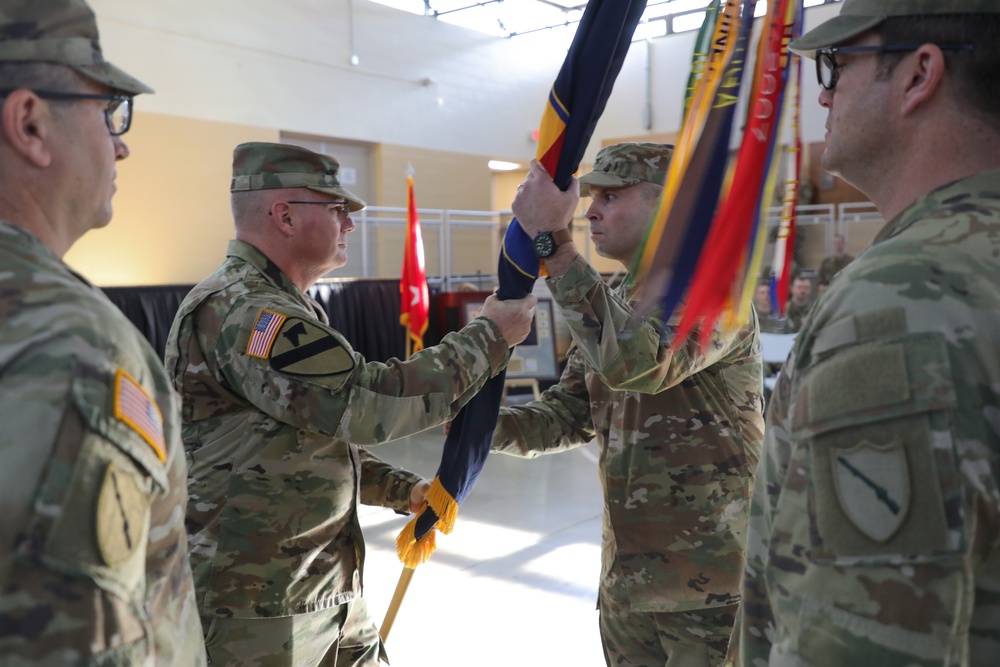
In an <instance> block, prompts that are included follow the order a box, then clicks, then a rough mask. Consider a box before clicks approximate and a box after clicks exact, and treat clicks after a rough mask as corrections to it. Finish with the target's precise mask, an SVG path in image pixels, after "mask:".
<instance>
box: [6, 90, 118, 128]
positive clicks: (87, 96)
mask: <svg viewBox="0 0 1000 667" xmlns="http://www.w3.org/2000/svg"><path fill="white" fill-rule="evenodd" d="M14 90H15V89H14V88H5V89H2V90H0V97H7V96H8V95H10V94H11V93H13V92H14ZM31 92H33V93H34V94H35V95H38V96H39V97H41V98H42V99H43V100H69V101H74V100H106V101H107V103H108V106H106V107H104V122H105V123H107V125H108V131H109V132H110V133H111V136H113V137H118V136H121V135H123V134H125V133H126V132H128V129H129V128H130V127H131V126H132V96H131V95H118V94H111V93H107V94H103V95H102V94H99V93H61V92H58V91H54V90H32V91H31Z"/></svg>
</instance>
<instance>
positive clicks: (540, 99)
mask: <svg viewBox="0 0 1000 667" xmlns="http://www.w3.org/2000/svg"><path fill="white" fill-rule="evenodd" d="M90 2H91V5H92V6H93V7H94V10H95V12H96V13H97V15H98V22H99V26H100V29H101V34H102V41H103V43H104V47H105V52H106V54H107V55H108V57H109V59H110V60H112V62H115V63H116V64H119V65H120V66H122V67H123V68H124V69H126V71H128V72H130V73H132V74H135V75H136V76H138V77H139V78H140V79H142V80H143V81H145V82H146V83H148V84H150V85H151V86H152V87H153V88H155V89H156V90H157V94H155V95H151V96H142V97H141V98H140V99H139V101H138V104H139V108H140V109H142V110H148V111H153V112H158V113H163V114H168V115H174V116H181V117H189V118H197V119H203V120H213V121H222V122H228V123H236V124H242V125H252V126H259V127H271V128H275V129H279V130H282V131H286V132H298V133H306V134H313V135H319V136H327V137H334V138H342V139H348V140H356V141H371V142H387V143H394V144H400V145H404V146H413V147H419V148H427V149H436V150H443V151H453V152H461V153H469V154H478V155H484V156H490V157H508V158H513V159H519V160H526V159H529V158H530V157H532V156H533V155H534V151H535V145H534V144H533V143H531V142H530V140H529V133H530V131H531V129H532V128H535V127H537V125H538V121H539V119H540V117H541V112H542V109H543V106H544V102H545V98H546V94H547V92H548V89H549V87H550V86H551V84H552V80H553V79H554V78H555V75H556V73H557V71H558V69H559V66H560V64H561V63H562V59H563V57H564V55H565V47H566V42H565V40H564V39H563V38H561V37H560V36H559V34H558V33H555V32H554V31H550V32H547V33H537V34H534V35H525V36H522V37H518V38H515V39H512V40H502V39H498V38H494V37H489V36H486V35H480V34H478V33H475V32H472V31H469V30H466V29H463V28H459V27H457V26H452V25H449V24H446V23H443V22H439V21H436V20H434V19H433V18H430V17H424V16H416V15H413V14H408V13H405V12H401V11H397V10H394V9H391V8H388V7H384V6H382V5H378V4H375V3H372V2H368V1H367V0H354V3H353V7H354V10H353V15H354V44H355V49H354V52H355V53H357V55H358V56H359V58H360V64H359V65H358V66H357V67H354V66H352V65H350V64H349V58H350V55H351V30H350V21H349V20H348V14H349V2H348V0H283V1H277V0H90ZM839 10H840V5H839V4H835V5H827V6H822V7H816V8H813V9H810V10H807V16H806V28H807V29H808V28H809V27H810V26H812V25H815V24H816V23H818V22H820V21H822V20H825V19H826V18H828V17H830V16H833V15H835V14H836V13H838V12H839ZM694 36H695V35H694V33H693V32H691V33H684V34H681V35H676V36H670V37H664V38H659V39H656V40H653V41H651V42H649V43H648V44H646V43H641V42H637V43H635V44H634V45H633V48H632V50H631V51H630V53H629V56H628V58H627V60H626V63H625V66H624V68H623V71H622V74H621V76H620V77H619V80H618V83H617V85H616V88H615V92H614V94H613V95H612V98H611V100H610V101H609V103H608V108H607V110H606V113H605V116H604V118H602V120H601V122H600V123H599V125H598V127H597V132H596V134H595V140H594V142H593V144H592V146H591V149H590V150H589V151H588V157H587V160H592V158H593V154H594V153H596V150H597V147H598V146H599V142H600V139H601V138H604V137H607V138H613V137H622V136H633V135H638V134H642V133H644V132H645V131H646V127H645V125H644V111H643V108H644V106H645V104H646V98H647V74H646V62H647V57H646V49H647V47H648V48H649V49H650V56H649V61H650V66H651V69H652V86H651V89H650V91H649V97H650V99H651V102H652V114H651V116H652V127H651V128H650V131H652V132H670V131H674V130H676V129H677V128H678V125H679V123H680V113H681V104H682V99H683V92H684V86H685V84H686V81H687V72H688V70H689V68H690V62H691V50H692V47H693V42H694ZM805 65H806V69H805V70H804V73H803V74H804V75H803V81H804V82H805V86H804V92H803V112H804V122H803V133H804V135H805V136H804V139H805V141H807V142H809V141H819V140H821V139H822V137H823V124H824V122H825V117H826V114H825V112H823V111H822V110H821V109H820V108H819V106H818V104H816V103H815V100H816V95H817V93H818V88H817V85H816V82H815V76H814V75H813V73H812V72H813V70H812V63H811V61H810V62H807V63H805ZM428 77H429V78H430V79H432V80H433V83H431V84H430V85H421V84H420V83H419V82H420V81H421V80H423V79H426V78H428Z"/></svg>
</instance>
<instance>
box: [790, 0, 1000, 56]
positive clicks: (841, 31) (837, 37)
mask: <svg viewBox="0 0 1000 667" xmlns="http://www.w3.org/2000/svg"><path fill="white" fill-rule="evenodd" d="M931 14H1000V0H844V4H843V6H842V7H841V8H840V14H839V15H838V16H835V17H833V18H832V19H830V20H829V21H826V22H825V23H822V24H820V25H818V26H816V27H815V28H813V29H812V30H810V31H809V32H807V33H806V34H804V35H802V36H801V37H799V38H798V39H796V40H795V41H794V42H792V43H791V44H789V45H788V48H789V49H790V50H791V51H792V52H793V53H796V54H798V55H800V56H802V57H804V58H815V57H816V50H817V49H823V48H827V47H830V46H836V45H838V44H843V43H844V42H846V41H847V40H849V39H854V38H855V37H858V36H860V35H862V34H864V33H866V32H868V31H869V30H871V29H872V28H877V27H878V26H879V25H880V24H881V23H882V22H883V21H885V20H886V19H887V18H889V17H892V16H928V15H931Z"/></svg>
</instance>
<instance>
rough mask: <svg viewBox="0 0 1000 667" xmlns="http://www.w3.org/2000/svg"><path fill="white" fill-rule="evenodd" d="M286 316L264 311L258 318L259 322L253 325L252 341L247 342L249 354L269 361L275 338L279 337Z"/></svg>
mask: <svg viewBox="0 0 1000 667" xmlns="http://www.w3.org/2000/svg"><path fill="white" fill-rule="evenodd" d="M284 321H285V316H284V315H282V314H281V313H276V312H274V311H273V310H266V309H265V310H262V311H260V314H259V315H258V316H257V322H256V324H254V325H253V331H252V332H251V333H250V341H249V342H247V354H248V355H249V356H251V357H257V358H258V359H267V355H268V353H270V351H271V345H273V344H274V338H275V337H276V336H277V335H278V331H279V330H280V329H281V325H282V323H283V322H284Z"/></svg>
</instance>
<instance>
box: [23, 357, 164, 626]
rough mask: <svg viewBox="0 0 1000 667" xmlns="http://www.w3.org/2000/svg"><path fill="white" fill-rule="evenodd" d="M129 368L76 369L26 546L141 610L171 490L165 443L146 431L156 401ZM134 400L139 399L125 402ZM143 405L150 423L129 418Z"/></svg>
mask: <svg viewBox="0 0 1000 667" xmlns="http://www.w3.org/2000/svg"><path fill="white" fill-rule="evenodd" d="M121 373H122V370H121V369H118V370H117V371H116V370H115V369H105V368H97V367H95V366H93V365H90V364H77V366H76V368H74V374H73V379H72V386H71V389H70V392H69V399H70V400H69V402H68V404H67V407H66V409H65V411H64V414H63V419H62V422H61V425H60V428H59V431H58V434H57V440H56V443H55V446H54V448H53V456H52V459H51V460H50V461H49V464H48V465H47V467H46V470H45V472H44V474H43V476H42V479H41V483H40V485H39V488H38V491H37V493H36V496H35V502H34V511H33V514H32V516H31V517H30V519H29V530H28V532H27V535H28V539H26V540H25V542H24V543H23V544H22V545H21V548H20V549H19V553H20V555H21V556H28V557H29V558H31V559H35V558H40V560H41V561H42V562H43V563H45V564H46V565H47V566H49V567H52V568H54V569H57V570H59V571H63V572H68V573H71V574H76V575H82V576H85V577H87V578H89V579H91V580H93V581H94V582H95V583H96V585H97V586H99V587H100V588H102V589H104V590H106V591H108V592H110V593H113V594H115V595H117V596H118V597H120V598H122V599H123V600H130V601H132V602H133V603H135V604H134V605H133V606H135V607H136V608H137V610H141V608H142V604H141V600H142V596H143V594H144V581H145V561H146V545H147V542H148V534H149V521H150V519H149V516H150V506H151V504H152V502H153V501H154V499H155V497H156V496H157V495H159V494H161V493H162V492H163V491H164V490H165V488H166V474H165V470H164V465H163V463H162V462H161V461H160V453H161V452H162V449H160V450H159V451H157V450H156V448H154V447H153V446H152V445H151V444H150V443H149V442H147V441H146V438H145V437H144V435H143V434H142V433H141V430H140V429H142V428H148V429H155V427H156V426H157V425H158V423H157V422H156V419H157V418H158V414H157V413H155V403H153V402H152V400H151V399H150V398H149V396H148V394H146V393H145V390H144V389H142V387H141V385H139V383H138V382H136V381H135V380H132V379H131V376H127V374H126V376H127V378H126V376H123V375H122V374H121ZM123 382H130V383H132V384H131V385H129V386H128V387H125V386H124V385H123V384H122V383H123ZM129 391H135V392H137V393H135V394H131V395H130V394H129V393H128V392H129ZM126 400H128V401H131V403H130V404H129V405H125V406H124V407H123V405H124V404H123V401H126ZM142 411H149V412H147V413H146V414H147V415H148V417H147V418H148V420H149V425H148V426H147V425H146V423H145V422H143V423H141V424H140V427H139V429H137V428H136V427H135V426H134V425H130V424H129V423H127V422H126V419H129V418H134V419H135V420H138V421H140V422H141V421H142V420H143V417H142V415H143V414H144V413H143V412H142ZM161 432H162V427H161ZM147 435H148V434H147Z"/></svg>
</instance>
